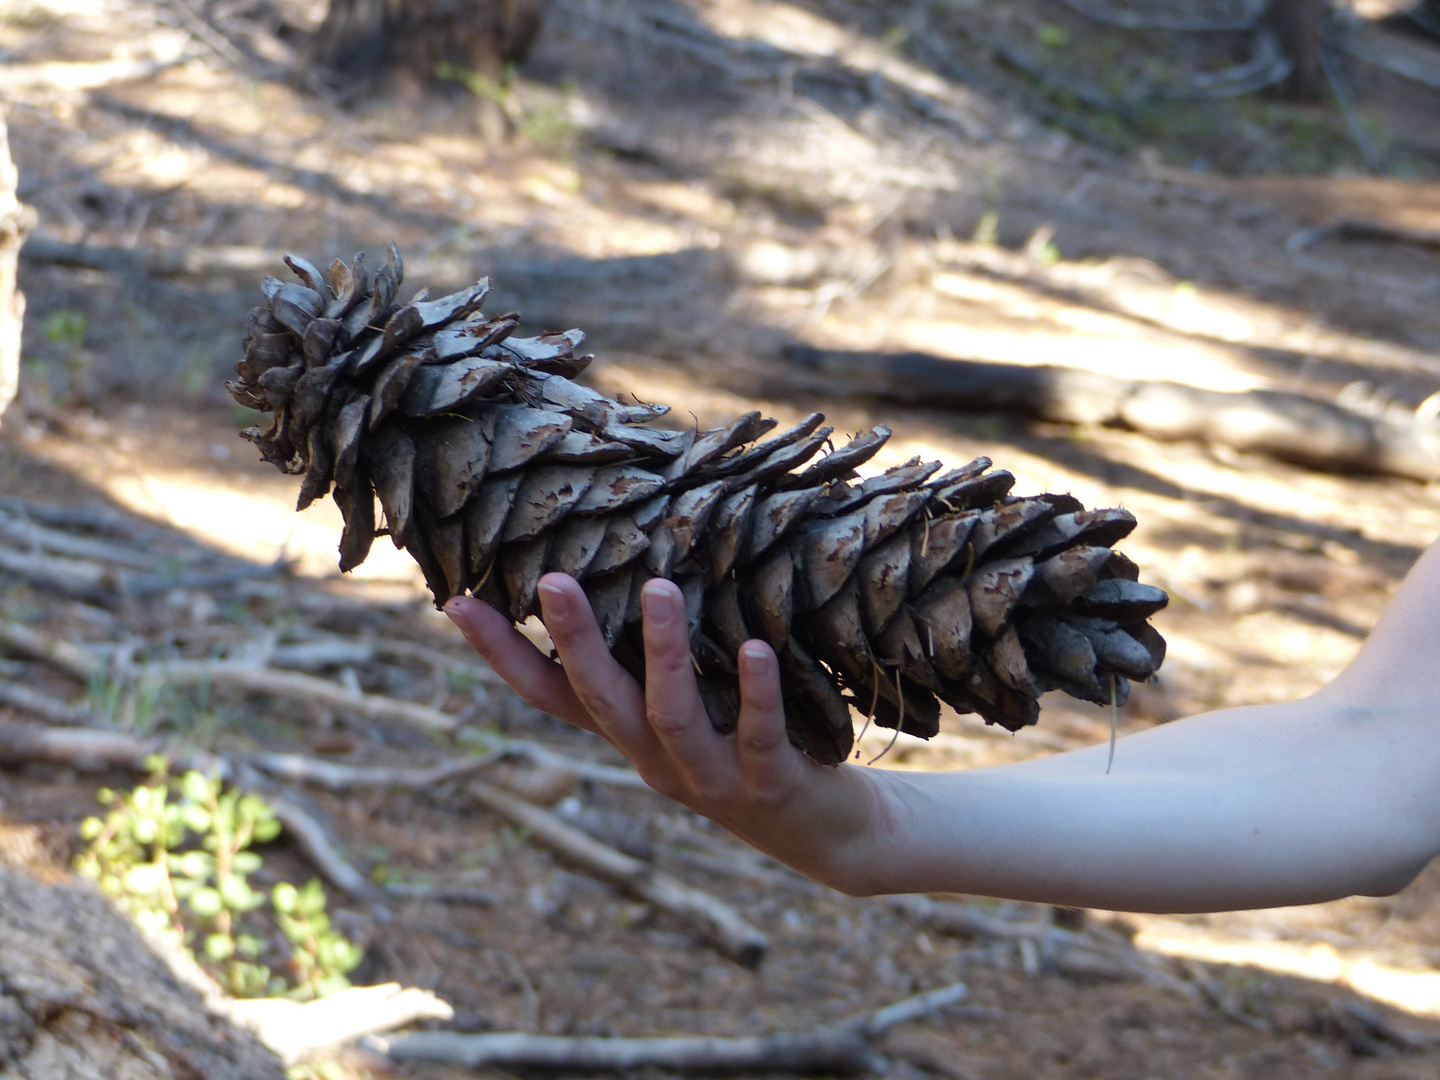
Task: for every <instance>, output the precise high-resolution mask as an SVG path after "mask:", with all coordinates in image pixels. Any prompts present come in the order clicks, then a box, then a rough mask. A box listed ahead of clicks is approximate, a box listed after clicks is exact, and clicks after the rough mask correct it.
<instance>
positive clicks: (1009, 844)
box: [851, 700, 1440, 912]
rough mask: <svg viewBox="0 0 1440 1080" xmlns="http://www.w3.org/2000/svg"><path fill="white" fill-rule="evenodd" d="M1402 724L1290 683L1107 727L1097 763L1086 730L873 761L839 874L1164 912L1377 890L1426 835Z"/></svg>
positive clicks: (1424, 763)
mask: <svg viewBox="0 0 1440 1080" xmlns="http://www.w3.org/2000/svg"><path fill="white" fill-rule="evenodd" d="M1416 727H1428V725H1425V724H1423V723H1422V722H1421V720H1420V718H1418V717H1403V718H1399V719H1397V717H1396V716H1395V715H1394V714H1393V713H1387V714H1380V713H1378V712H1373V713H1366V712H1363V711H1361V710H1358V709H1355V708H1348V707H1345V706H1338V705H1333V704H1324V703H1317V702H1315V701H1313V700H1306V701H1300V702H1295V703H1290V704H1286V705H1277V706H1264V707H1253V708H1248V709H1235V710H1229V711H1226V712H1223V713H1213V714H1209V715H1206V716H1201V717H1195V718H1192V719H1190V720H1187V721H1181V722H1179V723H1177V724H1173V725H1169V726H1167V727H1164V728H1159V729H1155V730H1153V731H1150V732H1146V733H1144V734H1142V735H1138V736H1133V737H1131V738H1128V739H1125V740H1123V741H1122V742H1121V744H1120V746H1119V748H1118V753H1117V755H1116V760H1115V765H1114V768H1113V770H1112V771H1111V773H1110V774H1108V775H1107V774H1106V772H1105V763H1106V758H1107V753H1106V750H1105V748H1104V747H1096V748H1093V749H1091V750H1084V751H1077V752H1073V753H1069V754H1061V755H1057V756H1055V757H1051V758H1046V759H1043V760H1037V761H1032V762H1027V763H1024V764H1020V765H1012V766H1003V767H998V768H990V769H976V770H970V771H965V772H955V773H934V774H924V773H901V772H886V773H883V774H880V775H877V776H876V777H875V779H876V781H877V783H878V784H879V786H880V788H881V790H882V791H884V792H885V793H886V795H887V799H886V802H887V804H888V806H889V807H890V810H889V812H888V814H887V817H888V818H889V823H888V825H887V826H886V827H885V829H884V830H882V833H883V834H884V835H881V836H879V837H877V840H876V845H875V850H874V857H873V858H872V859H870V860H867V862H866V872H865V875H862V879H861V880H858V881H856V882H852V883H851V884H852V886H853V891H859V892H868V891H876V892H902V891H903V892H919V891H944V892H964V893H973V894H978V895H988V896H1003V897H1009V898H1013V899H1026V900H1035V901H1043V902H1048V903H1056V904H1064V905H1071V906H1077V907H1100V908H1108V909H1116V910H1133V911H1170V912H1177V911H1206V910H1211V911H1213V910H1222V909H1234V908H1248V907H1270V906H1278V905H1284V904H1300V903H1312V902H1318V901H1322V900H1329V899H1333V898H1335V897H1339V896H1347V895H1351V894H1354V893H1375V892H1389V891H1393V890H1394V889H1396V888H1399V887H1400V886H1401V885H1403V884H1404V883H1405V882H1406V881H1408V880H1409V878H1410V877H1412V876H1413V875H1414V874H1415V873H1416V872H1417V871H1418V870H1419V869H1420V868H1421V867H1422V866H1423V865H1424V864H1425V862H1426V861H1428V859H1429V858H1430V857H1431V856H1433V855H1434V854H1435V853H1436V849H1437V847H1440V822H1437V820H1436V819H1437V815H1436V807H1435V802H1436V799H1435V796H1434V794H1433V788H1434V786H1435V785H1434V784H1433V782H1430V783H1427V780H1430V779H1431V778H1433V777H1434V776H1435V775H1436V774H1435V772H1434V771H1431V770H1433V765H1434V761H1433V759H1434V757H1435V755H1434V753H1433V752H1431V751H1429V750H1428V749H1427V748H1425V747H1423V746H1421V745H1418V744H1417V743H1416V742H1412V741H1411V737H1412V736H1414V735H1415V734H1416V732H1415V731H1414V730H1412V729H1413V728H1416ZM1430 741H1432V742H1433V741H1434V740H1433V738H1432V739H1431V740H1430ZM1427 758H1429V759H1431V760H1426V759H1427ZM866 875H868V878H867V877H866Z"/></svg>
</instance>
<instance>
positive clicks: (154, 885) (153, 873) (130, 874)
mask: <svg viewBox="0 0 1440 1080" xmlns="http://www.w3.org/2000/svg"><path fill="white" fill-rule="evenodd" d="M124 880H125V889H126V891H127V892H132V893H134V894H136V895H137V896H149V895H150V894H152V893H156V892H159V891H160V884H161V882H163V881H164V880H165V874H164V871H163V870H162V869H161V868H160V867H159V866H156V865H155V864H154V863H141V864H140V865H139V866H132V867H131V868H130V869H129V870H127V871H126V872H125V879H124Z"/></svg>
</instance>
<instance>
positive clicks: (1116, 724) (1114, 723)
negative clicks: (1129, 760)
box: [1105, 675, 1120, 776]
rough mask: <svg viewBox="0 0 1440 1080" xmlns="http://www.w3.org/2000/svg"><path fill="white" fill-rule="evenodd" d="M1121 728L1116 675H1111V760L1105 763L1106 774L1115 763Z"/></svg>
mask: <svg viewBox="0 0 1440 1080" xmlns="http://www.w3.org/2000/svg"><path fill="white" fill-rule="evenodd" d="M1119 729H1120V709H1119V707H1118V706H1117V705H1116V704H1115V676H1114V675H1111V676H1110V760H1109V761H1107V762H1106V763H1105V775H1106V776H1109V775H1110V768H1111V766H1113V765H1114V764H1115V736H1116V733H1117V732H1118V731H1119Z"/></svg>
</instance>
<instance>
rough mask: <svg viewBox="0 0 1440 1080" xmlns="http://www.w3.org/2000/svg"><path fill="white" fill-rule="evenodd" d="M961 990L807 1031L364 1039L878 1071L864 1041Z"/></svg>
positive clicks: (476, 1049)
mask: <svg viewBox="0 0 1440 1080" xmlns="http://www.w3.org/2000/svg"><path fill="white" fill-rule="evenodd" d="M965 993H966V991H965V987H964V985H963V984H961V983H954V984H952V985H950V986H945V987H941V988H940V989H938V990H932V991H930V992H929V993H926V994H919V995H917V996H915V997H912V998H907V999H905V1000H904V1001H899V1002H896V1003H895V1004H894V1005H890V1006H887V1007H886V1008H883V1009H880V1010H878V1011H877V1012H873V1013H866V1014H864V1015H861V1016H857V1017H853V1018H851V1019H849V1020H842V1021H841V1022H840V1023H838V1024H829V1025H826V1026H824V1027H820V1028H817V1029H815V1030H814V1031H798V1032H782V1033H779V1034H775V1035H758V1036H750V1037H743V1038H719V1037H705V1036H693V1037H688V1038H659V1039H607V1038H561V1037H557V1036H549V1035H527V1034H524V1033H522V1032H502V1033H495V1034H486V1035H467V1034H461V1033H459V1032H450V1031H425V1032H417V1033H414V1034H410V1035H401V1036H399V1037H397V1038H394V1039H370V1040H367V1045H368V1046H370V1047H372V1048H373V1049H376V1050H379V1051H380V1052H381V1053H383V1054H385V1055H386V1056H387V1057H388V1058H390V1060H392V1061H434V1062H443V1063H446V1064H450V1065H459V1066H463V1067H465V1068H470V1069H479V1068H483V1067H487V1066H499V1067H502V1068H504V1067H509V1068H532V1069H566V1070H572V1071H585V1070H597V1071H598V1070H606V1071H621V1070H627V1071H628V1070H633V1069H642V1068H655V1069H669V1070H675V1071H684V1072H737V1071H746V1072H751V1071H753V1072H866V1071H873V1072H879V1071H882V1070H883V1069H884V1066H885V1062H884V1059H883V1058H881V1057H880V1055H879V1054H877V1053H876V1052H875V1050H874V1049H873V1048H872V1047H871V1045H870V1044H871V1042H872V1041H873V1040H874V1039H876V1038H878V1037H880V1036H881V1035H883V1034H884V1033H885V1032H887V1031H889V1030H890V1029H891V1028H892V1027H894V1026H896V1025H897V1024H903V1023H909V1022H910V1021H913V1020H920V1019H923V1018H925V1017H927V1016H933V1015H934V1014H935V1013H938V1012H940V1011H941V1010H942V1009H945V1008H946V1007H948V1006H951V1005H955V1004H957V1003H958V1002H960V1001H961V1000H963V999H964V997H965Z"/></svg>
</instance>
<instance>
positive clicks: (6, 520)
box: [0, 513, 155, 571]
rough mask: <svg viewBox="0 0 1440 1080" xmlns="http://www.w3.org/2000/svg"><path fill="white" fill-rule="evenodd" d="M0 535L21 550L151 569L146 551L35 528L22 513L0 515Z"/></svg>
mask: <svg viewBox="0 0 1440 1080" xmlns="http://www.w3.org/2000/svg"><path fill="white" fill-rule="evenodd" d="M0 536H3V537H5V538H6V539H7V540H10V541H12V542H14V543H16V544H20V545H22V546H24V547H29V548H32V549H33V548H39V549H41V550H44V551H50V552H54V553H55V554H57V555H71V556H75V557H76V558H81V559H99V560H101V561H102V562H110V563H114V564H115V565H117V566H126V567H129V568H130V569H132V570H150V571H153V570H154V569H155V556H154V555H153V554H152V553H150V552H148V551H141V550H140V549H139V548H136V547H132V546H130V545H128V544H118V543H113V542H111V541H108V540H99V539H96V538H95V537H91V536H76V535H75V534H74V533H68V532H64V531H62V530H60V529H51V528H47V527H45V526H44V525H37V524H36V523H35V522H33V521H31V520H29V518H28V515H25V514H23V513H18V514H10V513H0Z"/></svg>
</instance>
